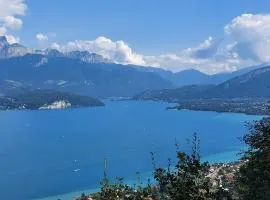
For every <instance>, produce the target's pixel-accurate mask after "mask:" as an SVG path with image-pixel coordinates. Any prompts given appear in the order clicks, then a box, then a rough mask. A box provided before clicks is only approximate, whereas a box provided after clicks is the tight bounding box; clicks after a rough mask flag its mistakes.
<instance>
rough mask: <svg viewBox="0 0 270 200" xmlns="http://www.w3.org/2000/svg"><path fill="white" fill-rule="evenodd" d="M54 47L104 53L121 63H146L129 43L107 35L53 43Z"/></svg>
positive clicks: (105, 55) (106, 56) (110, 58)
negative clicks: (64, 42) (113, 39)
mask: <svg viewBox="0 0 270 200" xmlns="http://www.w3.org/2000/svg"><path fill="white" fill-rule="evenodd" d="M52 48H55V49H57V50H60V51H64V52H66V51H75V50H79V51H89V52H92V53H97V54H99V55H102V56H103V57H104V58H107V59H109V60H112V61H114V62H116V63H121V64H136V65H145V64H146V63H145V61H144V59H143V55H141V54H138V53H136V52H134V51H133V50H132V49H131V47H129V45H128V44H127V43H126V42H124V41H122V40H119V41H112V40H111V39H109V38H106V37H103V36H101V37H98V38H96V39H95V40H75V41H70V42H68V43H67V44H64V45H60V44H58V43H53V44H52Z"/></svg>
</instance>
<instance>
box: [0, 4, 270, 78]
mask: <svg viewBox="0 0 270 200" xmlns="http://www.w3.org/2000/svg"><path fill="white" fill-rule="evenodd" d="M0 35H5V36H7V38H8V40H9V42H10V43H15V42H19V43H22V44H23V45H25V46H27V47H29V48H31V49H45V48H54V49H58V50H59V51H63V52H65V51H72V50H87V51H90V52H94V53H98V54H100V55H102V56H104V57H106V58H108V59H110V60H111V61H113V62H116V63H121V64H136V65H142V66H153V67H160V68H164V69H169V70H172V71H181V70H184V69H188V68H194V69H197V70H200V71H203V72H205V73H209V74H214V73H219V72H228V71H234V70H237V69H241V68H243V67H247V66H251V65H257V64H261V63H267V62H270V2H269V0H226V1H222V0H220V1H219V0H113V1H112V0H76V1H75V0H69V1H67V0H46V1H45V0H0Z"/></svg>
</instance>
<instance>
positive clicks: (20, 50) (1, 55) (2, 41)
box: [0, 36, 30, 59]
mask: <svg viewBox="0 0 270 200" xmlns="http://www.w3.org/2000/svg"><path fill="white" fill-rule="evenodd" d="M29 52H30V51H29V50H28V49H27V48H26V47H24V46H23V45H21V44H17V43H15V44H9V43H8V41H7V38H6V37H5V36H0V59H6V58H11V57H17V56H24V55H26V54H27V53H29Z"/></svg>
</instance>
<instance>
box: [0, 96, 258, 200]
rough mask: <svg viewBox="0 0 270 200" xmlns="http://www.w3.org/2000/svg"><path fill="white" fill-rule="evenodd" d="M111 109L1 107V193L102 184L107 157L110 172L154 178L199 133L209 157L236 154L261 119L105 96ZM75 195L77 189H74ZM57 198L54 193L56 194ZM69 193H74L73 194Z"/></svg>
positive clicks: (42, 193) (32, 195) (16, 195)
mask: <svg viewBox="0 0 270 200" xmlns="http://www.w3.org/2000/svg"><path fill="white" fill-rule="evenodd" d="M105 103H106V106H105V107H98V108H83V109H68V110H47V111H5V112H0V134H1V140H0V194H1V199H9V200H13V199H20V200H25V199H37V198H42V197H47V196H55V195H59V194H65V193H70V192H75V191H83V190H87V189H95V188H97V187H98V186H99V183H100V181H101V179H102V177H103V166H104V158H106V159H107V162H108V173H109V176H110V177H111V178H115V177H117V176H122V177H125V179H126V180H136V172H140V173H141V175H142V178H143V179H147V178H148V177H149V174H151V171H152V165H151V159H150V152H154V154H155V158H156V161H157V165H159V166H166V163H167V160H168V158H174V157H175V151H176V150H175V147H174V144H175V141H178V143H179V144H180V149H181V150H184V151H188V149H190V147H189V145H188V142H187V139H188V138H191V136H192V134H193V133H194V132H197V133H198V134H199V137H200V140H201V154H202V156H203V158H204V160H209V161H210V162H221V161H223V162H229V161H234V160H236V159H237V152H239V151H240V150H241V149H243V148H244V145H243V144H242V143H241V142H240V140H239V139H238V138H239V137H241V136H243V135H244V134H245V133H246V132H247V128H246V127H245V122H247V121H252V120H258V119H261V118H262V116H251V115H245V114H234V113H216V112H199V111H188V110H183V111H177V110H166V109H165V108H166V107H167V106H168V105H169V104H167V103H160V102H135V101H106V102H105ZM72 194H73V193H72ZM57 198H58V197H51V198H48V199H57ZM66 198H67V196H66Z"/></svg>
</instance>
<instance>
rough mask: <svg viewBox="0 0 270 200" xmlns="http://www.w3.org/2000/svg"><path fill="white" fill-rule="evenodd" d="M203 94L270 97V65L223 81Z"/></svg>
mask: <svg viewBox="0 0 270 200" xmlns="http://www.w3.org/2000/svg"><path fill="white" fill-rule="evenodd" d="M204 95H205V97H207V98H213V97H218V98H270V66H267V67H263V68H259V69H255V70H253V71H251V72H248V73H245V74H243V75H240V76H237V77H235V78H232V79H230V80H228V81H225V82H224V83H222V84H219V85H218V86H216V87H215V88H213V89H212V90H210V91H207V93H205V94H204Z"/></svg>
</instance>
